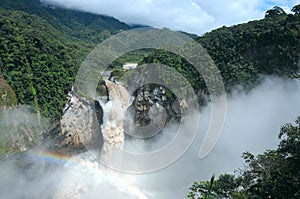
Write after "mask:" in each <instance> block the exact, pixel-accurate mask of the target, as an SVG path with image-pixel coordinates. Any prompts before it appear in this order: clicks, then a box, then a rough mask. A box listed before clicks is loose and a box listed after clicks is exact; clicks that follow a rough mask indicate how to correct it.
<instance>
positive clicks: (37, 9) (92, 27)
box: [0, 0, 130, 43]
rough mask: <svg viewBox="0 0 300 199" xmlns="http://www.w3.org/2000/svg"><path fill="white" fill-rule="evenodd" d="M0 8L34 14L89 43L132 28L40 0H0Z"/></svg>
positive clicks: (121, 23) (114, 20) (63, 31)
mask: <svg viewBox="0 0 300 199" xmlns="http://www.w3.org/2000/svg"><path fill="white" fill-rule="evenodd" d="M0 9H3V10H15V11H23V12H26V13H28V14H34V15H36V16H38V17H40V18H42V19H43V20H45V21H47V22H48V23H49V24H50V25H52V26H53V27H54V28H55V29H57V30H58V31H60V32H61V33H63V34H64V35H65V36H67V37H68V38H70V37H71V38H72V39H79V40H84V41H86V42H89V43H91V42H92V43H93V42H100V41H102V40H103V39H105V38H107V37H108V36H110V35H112V34H116V33H118V32H119V31H120V30H127V29H129V28H130V26H128V25H127V24H125V23H123V22H120V21H119V20H117V19H115V18H112V17H107V16H103V15H95V14H90V13H84V12H78V11H73V10H67V9H62V8H57V7H54V6H51V5H46V4H42V3H40V1H39V0H15V1H13V0H0Z"/></svg>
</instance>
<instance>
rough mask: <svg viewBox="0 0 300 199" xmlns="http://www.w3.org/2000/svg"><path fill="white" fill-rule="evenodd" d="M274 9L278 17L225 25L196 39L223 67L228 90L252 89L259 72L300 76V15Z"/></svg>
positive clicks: (256, 81) (219, 66) (221, 67)
mask: <svg viewBox="0 0 300 199" xmlns="http://www.w3.org/2000/svg"><path fill="white" fill-rule="evenodd" d="M272 11H274V12H276V13H277V12H279V13H277V14H278V15H276V16H277V17H267V18H265V19H263V20H259V21H251V22H249V23H246V24H240V25H236V26H232V27H222V28H219V29H217V30H214V31H212V32H210V33H206V34H205V35H204V36H202V37H199V38H198V39H197V41H199V42H200V43H201V44H202V45H203V47H204V48H206V49H207V51H208V53H209V55H210V56H211V57H212V59H213V60H214V61H215V63H216V65H217V66H218V68H219V69H220V71H221V74H222V77H223V80H224V82H225V85H226V88H227V90H230V89H231V88H232V86H234V85H243V86H244V87H245V88H246V89H247V88H251V87H253V86H255V85H256V84H257V83H258V80H259V79H258V77H259V75H260V74H272V75H280V76H282V75H284V76H291V77H298V76H299V75H298V74H297V72H298V70H299V59H300V39H299V37H298V35H299V30H300V18H299V15H296V14H295V15H291V14H289V15H287V14H284V13H283V12H282V11H281V8H279V7H276V8H274V10H272Z"/></svg>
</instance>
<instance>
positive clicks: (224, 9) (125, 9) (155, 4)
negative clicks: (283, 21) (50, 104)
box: [41, 0, 299, 34]
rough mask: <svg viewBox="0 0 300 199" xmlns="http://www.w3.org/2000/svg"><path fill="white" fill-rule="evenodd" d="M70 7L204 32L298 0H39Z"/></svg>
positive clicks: (139, 21) (132, 20) (287, 6)
mask: <svg viewBox="0 0 300 199" xmlns="http://www.w3.org/2000/svg"><path fill="white" fill-rule="evenodd" d="M41 1H42V2H48V3H50V4H55V5H60V6H63V7H66V8H70V9H76V10H82V11H88V12H92V13H98V14H103V15H108V16H113V17H115V18H117V19H119V20H121V21H124V22H126V23H131V24H144V25H150V26H153V27H156V28H163V27H167V28H170V29H172V30H182V31H186V32H190V33H195V34H203V33H205V32H208V31H210V30H212V29H215V28H217V27H220V26H223V25H226V26H229V25H234V24H238V23H243V22H247V21H249V20H254V19H260V18H263V17H264V12H265V11H266V9H270V8H272V7H273V6H275V5H279V6H283V8H284V9H286V10H290V9H291V8H292V6H293V5H296V4H297V3H299V0H288V1H287V0H272V1H270V0H265V1H261V0H252V1H249V0H221V1H220V0H126V1H123V0H89V1H81V0H41Z"/></svg>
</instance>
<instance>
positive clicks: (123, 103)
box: [55, 80, 148, 199]
mask: <svg viewBox="0 0 300 199" xmlns="http://www.w3.org/2000/svg"><path fill="white" fill-rule="evenodd" d="M105 84H106V87H107V90H108V95H109V96H108V97H109V101H108V102H106V103H104V102H102V101H100V100H99V103H100V104H101V106H102V108H103V124H102V127H101V128H102V135H103V139H104V143H103V147H102V151H101V158H103V157H104V158H105V156H107V157H109V154H110V153H111V152H114V151H115V150H117V149H122V148H123V145H124V117H125V111H126V109H127V104H128V100H129V94H128V92H127V90H126V88H124V87H123V86H122V85H120V84H117V83H114V82H112V81H109V80H106V81H105ZM74 163H75V164H74ZM78 163H79V164H78ZM65 168H66V169H67V173H66V174H64V175H67V176H66V177H65V178H64V179H63V180H62V181H61V184H62V189H61V190H60V191H59V192H58V193H57V195H56V196H55V197H56V198H101V199H129V198H130V199H147V198H148V197H147V196H146V195H145V194H144V193H143V192H142V191H141V190H140V189H139V188H138V187H137V186H135V185H133V184H132V183H131V182H130V181H129V180H127V179H126V177H125V174H122V173H118V172H116V171H113V170H111V169H109V168H107V167H105V166H103V165H101V164H99V163H98V161H97V160H95V159H94V156H93V155H91V154H90V153H89V152H86V153H84V154H81V155H80V156H78V157H73V158H71V159H70V160H69V161H67V163H66V164H65Z"/></svg>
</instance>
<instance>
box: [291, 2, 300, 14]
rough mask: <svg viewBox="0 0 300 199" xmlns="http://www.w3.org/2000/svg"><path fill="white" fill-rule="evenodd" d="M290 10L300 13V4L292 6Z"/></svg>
mask: <svg viewBox="0 0 300 199" xmlns="http://www.w3.org/2000/svg"><path fill="white" fill-rule="evenodd" d="M292 12H294V13H295V14H300V4H298V5H296V6H294V7H293V9H292Z"/></svg>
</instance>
